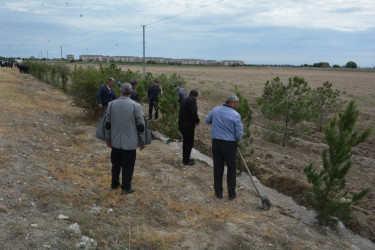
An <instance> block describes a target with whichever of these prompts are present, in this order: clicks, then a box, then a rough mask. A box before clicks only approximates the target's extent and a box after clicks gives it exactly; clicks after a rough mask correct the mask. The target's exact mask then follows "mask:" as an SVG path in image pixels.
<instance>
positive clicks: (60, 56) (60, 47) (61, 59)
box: [60, 45, 62, 61]
mask: <svg viewBox="0 0 375 250" xmlns="http://www.w3.org/2000/svg"><path fill="white" fill-rule="evenodd" d="M60 60H61V61H62V45H60Z"/></svg>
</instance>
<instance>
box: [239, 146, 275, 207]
mask: <svg viewBox="0 0 375 250" xmlns="http://www.w3.org/2000/svg"><path fill="white" fill-rule="evenodd" d="M237 151H238V153H239V154H240V157H241V159H242V161H243V163H244V164H245V167H246V170H247V173H248V174H249V176H250V180H251V182H252V183H253V185H254V187H255V190H256V191H257V194H258V197H259V199H260V200H261V201H262V206H263V209H264V210H266V211H268V210H270V208H271V202H270V201H269V200H268V198H267V196H265V195H263V196H262V195H261V194H260V193H259V190H258V188H257V186H256V185H255V183H254V181H253V176H252V175H251V173H250V170H249V168H248V167H247V164H246V162H245V159H244V158H243V157H242V154H241V151H240V149H239V148H237Z"/></svg>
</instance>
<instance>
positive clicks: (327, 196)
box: [304, 101, 373, 223]
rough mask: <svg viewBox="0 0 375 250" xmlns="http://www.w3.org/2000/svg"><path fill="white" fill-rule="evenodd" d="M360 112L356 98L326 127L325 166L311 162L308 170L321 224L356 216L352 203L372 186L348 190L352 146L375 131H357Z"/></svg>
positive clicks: (369, 129) (359, 198)
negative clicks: (355, 191)
mask: <svg viewBox="0 0 375 250" xmlns="http://www.w3.org/2000/svg"><path fill="white" fill-rule="evenodd" d="M358 114H359V111H358V110H357V109H356V105H355V102H354V101H350V102H349V104H348V106H347V108H346V110H345V111H344V112H343V113H341V114H339V117H338V119H337V118H334V119H333V120H332V121H331V123H330V125H329V126H328V127H327V128H326V129H325V130H324V134H325V140H326V141H327V144H328V148H327V149H325V150H324V151H323V169H322V170H319V169H317V168H315V167H314V166H313V164H310V165H309V166H307V167H306V168H305V169H304V171H305V173H306V175H307V179H308V181H309V183H312V190H311V192H309V193H308V195H307V198H308V201H310V203H311V205H312V206H313V207H314V209H315V210H316V211H317V213H318V216H317V217H318V219H319V222H321V223H327V222H336V221H337V219H340V220H343V221H345V220H349V219H352V206H353V205H356V204H357V203H358V201H359V200H361V199H362V198H364V197H365V196H366V195H367V194H368V192H369V191H370V189H364V190H362V191H360V192H359V193H355V194H350V193H349V191H347V190H346V189H345V186H346V176H347V174H348V173H349V170H350V169H351V166H352V161H351V156H352V153H351V149H352V147H354V146H356V145H358V144H360V143H362V142H364V141H365V140H366V139H367V138H368V137H369V136H370V135H371V133H372V130H373V127H370V128H368V129H367V130H365V131H364V132H363V133H360V132H358V131H354V127H355V123H356V121H357V118H358Z"/></svg>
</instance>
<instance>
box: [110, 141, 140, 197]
mask: <svg viewBox="0 0 375 250" xmlns="http://www.w3.org/2000/svg"><path fill="white" fill-rule="evenodd" d="M135 159H136V151H135V149H134V150H123V149H117V148H112V151H111V161H112V186H113V187H116V186H118V185H119V184H120V181H119V180H120V172H121V169H122V180H121V182H122V185H121V188H122V189H126V190H128V189H130V188H131V183H132V178H133V172H134V165H135Z"/></svg>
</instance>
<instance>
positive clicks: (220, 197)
mask: <svg viewBox="0 0 375 250" xmlns="http://www.w3.org/2000/svg"><path fill="white" fill-rule="evenodd" d="M215 197H216V198H218V199H223V194H218V193H216V192H215Z"/></svg>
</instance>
